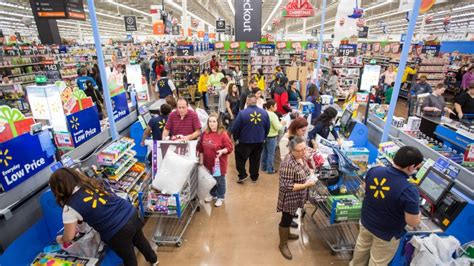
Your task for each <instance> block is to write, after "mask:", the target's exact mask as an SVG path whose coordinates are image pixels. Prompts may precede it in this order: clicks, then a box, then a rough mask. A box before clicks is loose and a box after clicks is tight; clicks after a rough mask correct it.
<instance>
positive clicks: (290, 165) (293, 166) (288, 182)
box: [277, 154, 311, 214]
mask: <svg viewBox="0 0 474 266" xmlns="http://www.w3.org/2000/svg"><path fill="white" fill-rule="evenodd" d="M310 175H311V171H310V169H309V167H308V165H307V163H306V161H305V162H304V165H302V164H300V163H299V162H298V161H297V160H296V159H295V157H294V156H293V155H292V154H288V155H287V156H286V157H285V159H284V160H283V162H282V163H281V166H280V188H279V194H278V205H277V211H278V212H286V213H289V214H295V213H296V211H297V210H298V208H303V207H304V204H305V203H306V200H307V199H308V190H307V189H303V190H299V191H293V186H294V184H304V183H306V179H307V178H308V177H309V176H310Z"/></svg>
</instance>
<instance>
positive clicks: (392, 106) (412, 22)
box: [380, 0, 421, 142]
mask: <svg viewBox="0 0 474 266" xmlns="http://www.w3.org/2000/svg"><path fill="white" fill-rule="evenodd" d="M420 6H421V0H415V3H414V4H413V10H412V12H411V16H410V22H409V24H408V30H407V36H406V38H405V42H404V43H403V49H402V54H401V56H400V64H399V65H398V72H397V77H396V79H395V87H394V88H393V94H392V101H391V102H390V107H389V108H388V114H387V120H386V121H385V125H384V127H383V134H382V139H381V140H380V142H386V141H387V139H388V135H389V133H390V126H391V125H392V118H393V114H394V113H395V107H397V102H398V94H399V92H400V87H401V85H402V77H403V72H404V71H405V67H406V65H407V60H408V52H409V51H410V48H411V39H412V38H413V33H414V31H415V26H416V18H417V17H418V14H419V10H420Z"/></svg>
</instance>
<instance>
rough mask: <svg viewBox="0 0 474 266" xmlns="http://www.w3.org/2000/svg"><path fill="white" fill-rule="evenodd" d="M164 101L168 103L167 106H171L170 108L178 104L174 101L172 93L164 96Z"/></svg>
mask: <svg viewBox="0 0 474 266" xmlns="http://www.w3.org/2000/svg"><path fill="white" fill-rule="evenodd" d="M165 101H166V103H167V104H169V106H171V109H175V108H176V106H177V105H178V104H177V103H176V99H175V98H174V97H173V95H168V96H166V97H165Z"/></svg>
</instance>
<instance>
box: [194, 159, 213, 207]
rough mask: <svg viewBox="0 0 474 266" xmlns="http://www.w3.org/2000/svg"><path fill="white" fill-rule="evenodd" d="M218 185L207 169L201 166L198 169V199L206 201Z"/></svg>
mask: <svg viewBox="0 0 474 266" xmlns="http://www.w3.org/2000/svg"><path fill="white" fill-rule="evenodd" d="M216 184H217V181H216V179H215V178H214V177H212V175H211V174H210V173H209V171H207V169H206V167H204V166H202V165H200V166H199V168H198V191H197V195H198V198H199V199H200V200H204V199H205V198H206V197H207V196H209V192H210V191H211V189H212V188H213V187H214V186H215V185H216Z"/></svg>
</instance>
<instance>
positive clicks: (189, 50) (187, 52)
mask: <svg viewBox="0 0 474 266" xmlns="http://www.w3.org/2000/svg"><path fill="white" fill-rule="evenodd" d="M176 54H177V55H178V56H193V55H194V47H193V45H192V44H190V45H177V46H176Z"/></svg>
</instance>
